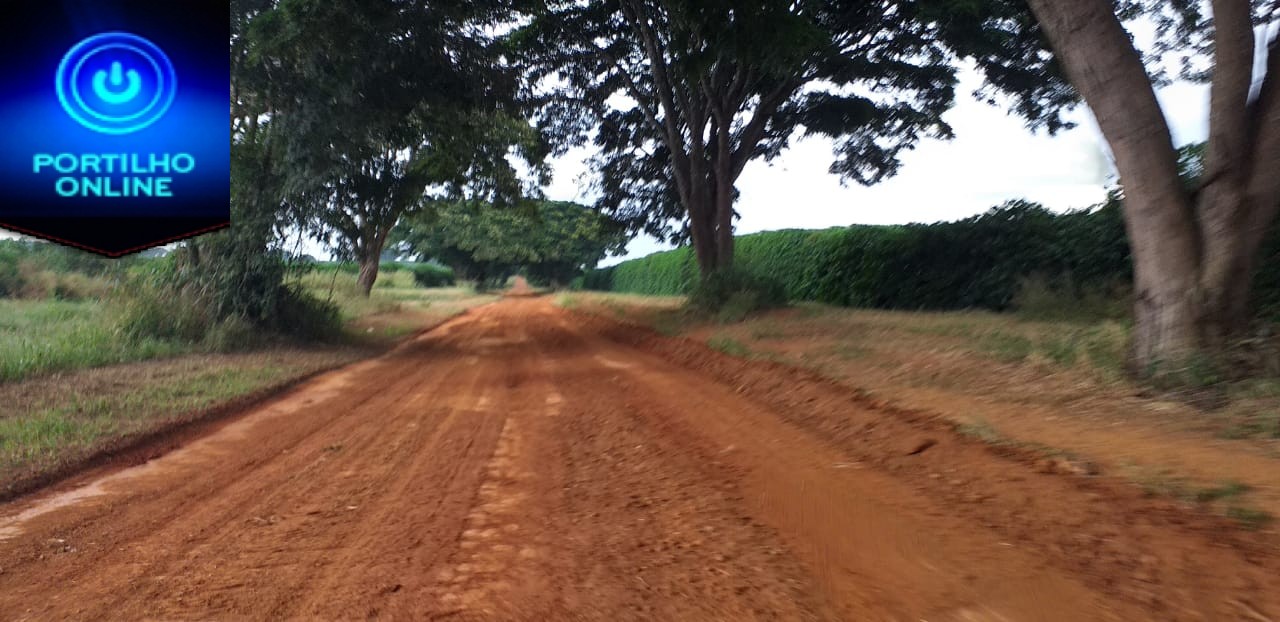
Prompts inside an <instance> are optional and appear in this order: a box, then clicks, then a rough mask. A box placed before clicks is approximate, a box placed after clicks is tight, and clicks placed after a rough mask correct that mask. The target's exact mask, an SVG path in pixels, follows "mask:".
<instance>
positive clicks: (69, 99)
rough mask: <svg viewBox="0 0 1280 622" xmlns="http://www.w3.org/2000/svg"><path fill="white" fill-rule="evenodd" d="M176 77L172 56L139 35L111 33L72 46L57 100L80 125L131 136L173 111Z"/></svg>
mask: <svg viewBox="0 0 1280 622" xmlns="http://www.w3.org/2000/svg"><path fill="white" fill-rule="evenodd" d="M177 86H178V79H177V75H176V73H175V72H174V69H173V63H171V62H170V61H169V57H168V56H166V55H165V53H164V52H163V51H162V50H161V49H160V48H159V47H157V46H156V45H155V44H154V43H152V42H150V41H148V40H146V39H144V38H142V37H139V36H137V35H133V34H129V33H123V32H108V33H103V34H100V35H94V36H92V37H89V38H87V39H85V40H83V41H81V42H79V43H77V44H76V45H75V46H74V47H72V48H71V51H69V52H67V54H66V56H64V57H63V58H62V63H61V64H60V65H59V66H58V76H57V91H58V102H59V103H60V104H62V108H63V110H65V111H66V112H67V114H68V115H70V116H71V118H72V119H75V120H76V121H77V122H79V123H80V124H81V125H83V126H85V127H87V128H89V129H91V130H94V131H96V132H101V133H103V134H117V135H118V134H131V133H133V132H137V131H139V130H142V129H145V128H147V127H149V126H151V125H152V124H153V123H155V122H156V121H159V120H160V119H161V117H163V116H164V115H165V113H167V112H168V111H169V107H170V106H172V105H173V100H174V98H175V97H176V95H177Z"/></svg>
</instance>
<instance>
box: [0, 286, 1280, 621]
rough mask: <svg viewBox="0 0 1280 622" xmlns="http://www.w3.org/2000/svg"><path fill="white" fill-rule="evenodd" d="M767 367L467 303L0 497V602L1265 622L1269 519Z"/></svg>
mask: <svg viewBox="0 0 1280 622" xmlns="http://www.w3.org/2000/svg"><path fill="white" fill-rule="evenodd" d="M628 331H630V332H628ZM655 344H656V345H655ZM778 369H779V368H776V367H771V366H770V364H768V363H759V362H755V363H752V362H741V361H735V360H733V359H729V358H728V357H723V356H721V355H719V354H718V353H713V352H710V351H706V350H705V349H702V348H701V347H700V346H699V347H694V344H687V343H686V344H678V343H677V342H676V341H674V340H667V339H663V338H659V337H656V336H652V335H647V336H646V335H639V336H637V333H636V332H635V331H634V330H633V329H622V328H620V327H618V326H617V325H614V324H613V323H611V322H608V321H605V320H602V319H599V318H594V319H593V318H588V317H585V316H581V315H575V314H572V313H570V312H566V311H564V310H561V309H558V308H556V307H554V306H553V305H552V304H551V303H550V302H549V301H547V300H545V299H519V300H507V301H503V302H501V303H498V304H494V305H490V306H487V307H483V308H480V309H477V310H473V311H471V312H470V313H468V314H466V315H464V316H462V317H460V318H457V319H455V320H453V321H451V322H448V323H446V324H444V325H443V326H441V327H439V328H437V329H435V330H433V331H431V332H429V333H426V334H424V335H422V336H420V337H418V338H416V339H414V340H412V341H410V342H408V343H406V344H405V345H403V346H401V347H400V348H398V349H397V350H395V351H393V352H391V353H389V354H387V355H385V356H383V357H380V358H377V359H374V360H370V361H366V362H364V363H360V364H357V365H354V366H352V367H348V368H345V369H342V370H338V371H336V372H332V373H329V374H326V375H323V376H320V377H318V378H316V379H314V380H312V381H309V382H307V383H305V384H303V385H301V386H299V387H297V388H296V389H294V390H292V391H290V392H288V393H286V394H284V395H282V396H280V397H278V398H275V399H273V400H271V401H268V402H266V403H264V404H262V405H261V406H258V407H256V408H254V409H252V410H251V411H249V412H247V413H244V414H243V415H241V416H238V417H236V418H234V419H233V420H231V421H229V422H228V423H227V424H226V425H224V426H222V427H220V428H219V429H217V430H216V431H213V432H212V433H210V434H208V435H206V436H204V437H202V438H199V439H197V440H194V441H193V442H190V443H188V444H186V445H185V446H183V447H182V448H180V449H178V450H176V451H173V452H171V453H168V454H166V455H163V456H161V457H158V458H156V459H154V460H151V461H149V462H147V463H145V464H142V465H138V466H133V467H128V468H124V467H122V468H117V469H114V470H109V471H105V472H99V473H96V474H93V475H92V476H90V477H84V478H81V479H80V480H79V481H77V482H73V485H64V486H62V487H61V488H59V489H57V490H53V491H48V492H46V493H43V494H41V495H37V496H35V497H32V498H27V499H20V500H18V501H15V502H13V503H10V504H7V505H2V506H0V619H6V620H7V619H13V620H25V619H41V620H55V619H56V620H62V619H82V620H101V619H202V620H205V619H343V620H350V619H406V620H426V619H451V620H455V619H456V620H554V619H573V620H839V619H843V620H904V621H911V622H916V621H920V620H927V621H929V622H943V621H977V620H1064V621H1068V620H1069V621H1078V620H1143V619H1159V620H1176V619H1188V620H1196V619H1204V620H1213V619H1251V620H1268V619H1277V618H1275V617H1274V616H1277V615H1280V609H1277V608H1275V607H1276V600H1277V599H1278V598H1280V596H1278V595H1280V586H1278V585H1277V583H1276V582H1277V579H1276V577H1277V573H1276V572H1275V570H1276V568H1277V566H1276V565H1275V564H1274V554H1273V551H1270V550H1269V549H1267V546H1269V543H1270V542H1271V540H1267V538H1266V536H1263V535H1247V536H1240V537H1239V538H1236V537H1235V536H1224V535H1222V534H1223V533H1227V532H1226V531H1219V530H1215V529H1213V523H1212V522H1209V523H1206V522H1205V521H1212V519H1211V518H1198V517H1196V516H1195V515H1193V514H1191V513H1189V512H1187V511H1185V510H1183V509H1179V508H1173V507H1170V506H1168V504H1163V505H1162V504H1161V502H1159V501H1147V500H1144V499H1141V498H1140V496H1138V495H1128V493H1126V492H1124V491H1125V489H1124V488H1122V487H1120V486H1118V485H1111V484H1108V483H1106V482H1094V481H1092V480H1090V479H1089V478H1081V477H1076V476H1073V475H1061V474H1048V473H1041V472H1038V471H1037V470H1036V469H1035V468H1034V466H1032V465H1029V464H1028V463H1026V462H1025V461H1019V460H1018V459H1014V458H1009V457H1004V456H1000V455H996V453H993V452H992V451H991V449H990V448H989V447H985V446H983V445H982V444H980V443H975V442H973V441H968V440H965V439H962V438H960V437H958V436H955V435H954V434H949V432H947V431H946V430H945V429H942V428H940V427H939V425H938V424H936V423H934V422H931V421H930V420H928V419H927V418H921V417H919V416H916V415H910V414H903V413H897V412H894V411H893V410H892V409H891V408H887V407H884V406H881V405H877V404H875V403H870V402H868V400H866V399H862V398H857V397H856V396H854V397H850V396H848V395H843V394H841V389H838V388H836V387H833V386H827V385H824V384H822V383H821V382H820V381H817V380H812V381H810V380H806V379H805V378H804V377H800V376H797V377H794V378H793V377H790V376H787V375H786V374H785V373H782V372H780V371H778ZM1093 479H1095V480H1096V479H1101V478H1093ZM1206 524H1207V525H1208V527H1206ZM1259 542H1261V544H1259Z"/></svg>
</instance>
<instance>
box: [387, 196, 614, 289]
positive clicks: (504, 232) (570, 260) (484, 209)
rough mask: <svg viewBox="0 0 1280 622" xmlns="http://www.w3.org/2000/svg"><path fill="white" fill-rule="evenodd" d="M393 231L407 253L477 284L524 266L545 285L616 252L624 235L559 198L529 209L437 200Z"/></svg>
mask: <svg viewBox="0 0 1280 622" xmlns="http://www.w3.org/2000/svg"><path fill="white" fill-rule="evenodd" d="M395 237H396V240H397V245H398V246H399V247H400V248H402V249H404V250H405V251H406V252H407V253H408V254H410V255H412V256H416V257H418V258H422V259H434V260H437V261H439V262H441V263H444V264H445V265H448V266H450V267H452V268H453V269H454V274H455V275H456V276H457V277H458V278H461V279H465V280H471V281H476V282H478V283H481V284H483V283H484V282H485V281H493V280H500V279H505V278H506V277H507V276H510V275H511V274H513V273H515V272H517V271H523V272H524V273H525V275H526V276H528V277H529V278H530V279H532V280H533V281H535V282H539V283H545V284H549V285H552V286H557V285H563V284H565V283H568V282H569V281H570V280H571V279H573V278H574V277H576V276H578V275H580V274H582V272H583V271H584V270H589V269H591V268H594V267H595V266H596V264H597V263H599V262H600V260H601V259H604V257H605V256H606V255H608V254H609V253H620V252H622V250H623V249H624V247H625V246H626V242H627V235H626V232H625V231H624V229H623V228H622V227H621V226H620V225H619V224H618V223H616V222H614V221H612V220H610V219H609V218H607V217H605V216H603V215H601V214H599V213H597V212H595V211H593V210H591V209H589V208H587V207H586V206H583V205H578V204H575V203H569V202H558V201H538V202H536V203H535V204H534V205H533V206H532V209H499V208H495V207H493V206H491V205H488V204H484V203H481V202H478V201H458V202H438V203H434V204H432V205H431V206H430V207H429V208H428V209H424V210H422V211H420V212H419V213H417V214H416V215H415V216H413V217H411V218H409V219H407V220H406V222H405V224H404V225H403V226H402V227H401V228H400V229H398V230H397V232H396V233H395Z"/></svg>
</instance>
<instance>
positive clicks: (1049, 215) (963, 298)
mask: <svg viewBox="0 0 1280 622" xmlns="http://www.w3.org/2000/svg"><path fill="white" fill-rule="evenodd" d="M734 261H735V265H736V266H738V267H739V268H741V269H743V270H745V271H748V272H751V273H754V274H759V275H763V276H770V277H774V278H776V279H779V280H781V281H782V282H784V283H785V284H786V288H787V295H788V297H789V298H790V299H791V300H809V301H816V302H823V303H828V304H834V305H841V306H857V307H874V308H884V309H934V310H947V309H965V308H983V309H993V310H1004V309H1008V308H1009V307H1010V306H1011V305H1012V304H1013V301H1014V297H1015V295H1016V294H1017V292H1018V288H1019V286H1020V284H1021V283H1022V282H1023V280H1024V279H1026V278H1028V277H1033V276H1037V277H1040V278H1043V279H1045V280H1047V281H1048V282H1049V283H1050V284H1051V285H1053V286H1055V287H1057V288H1071V289H1074V290H1075V292H1076V293H1083V292H1085V291H1111V292H1114V291H1115V290H1116V289H1118V288H1126V287H1128V285H1129V284H1130V283H1131V281H1132V267H1131V264H1130V257H1129V246H1128V241H1127V239H1126V237H1125V231H1124V223H1123V221H1122V218H1121V213H1120V207H1119V204H1118V202H1116V201H1112V202H1110V203H1108V204H1106V205H1104V206H1102V207H1099V208H1096V209H1092V210H1088V211H1076V212H1068V213H1063V214H1055V213H1053V212H1050V211H1049V210H1047V209H1045V208H1044V207H1042V206H1039V205H1036V204H1032V203H1027V202H1022V201H1015V202H1010V203H1006V204H1004V205H1002V206H999V207H996V208H993V209H992V210H990V211H988V212H987V213H985V214H982V215H979V216H974V217H972V218H967V219H964V220H960V221H955V222H946V223H935V224H928V225H924V224H912V225H900V226H869V225H854V226H851V227H843V228H833V229H825V230H817V231H810V230H783V231H769V232H765V233H755V234H750V235H744V236H740V237H738V239H737V247H736V252H735V259H734ZM1258 265H1259V274H1258V277H1257V283H1256V290H1255V297H1254V299H1255V301H1256V303H1257V304H1258V306H1259V308H1261V309H1263V310H1265V311H1267V312H1274V310H1280V236H1278V235H1275V234H1273V235H1272V236H1270V238H1268V241H1267V243H1266V246H1265V247H1264V249H1263V252H1262V257H1260V260H1259V264H1258ZM696 275H697V268H696V264H695V263H694V259H693V256H692V254H691V253H690V251H689V249H688V248H680V249H676V250H673V251H666V252H662V253H656V254H653V255H650V256H648V257H644V258H641V259H635V260H631V261H626V262H623V263H621V264H618V265H617V266H613V267H611V268H606V269H602V270H595V271H593V272H590V273H588V274H587V275H586V276H585V278H584V279H583V287H585V288H586V289H596V290H605V291H617V292H630V293H637V294H650V295H679V294H684V293H687V292H688V289H689V286H690V284H691V283H692V282H693V280H694V279H695V278H696Z"/></svg>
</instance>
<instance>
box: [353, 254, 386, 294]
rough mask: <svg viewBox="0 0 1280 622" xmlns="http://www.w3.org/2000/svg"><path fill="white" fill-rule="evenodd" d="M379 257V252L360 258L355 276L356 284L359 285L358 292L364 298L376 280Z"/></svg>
mask: <svg viewBox="0 0 1280 622" xmlns="http://www.w3.org/2000/svg"><path fill="white" fill-rule="evenodd" d="M379 259H380V254H373V255H371V256H365V257H361V258H360V274H359V275H357V276H356V284H357V285H359V286H360V293H361V294H363V295H364V297H365V298H368V297H369V295H370V294H371V293H373V284H374V283H375V282H376V281H377V280H378V260H379Z"/></svg>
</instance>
